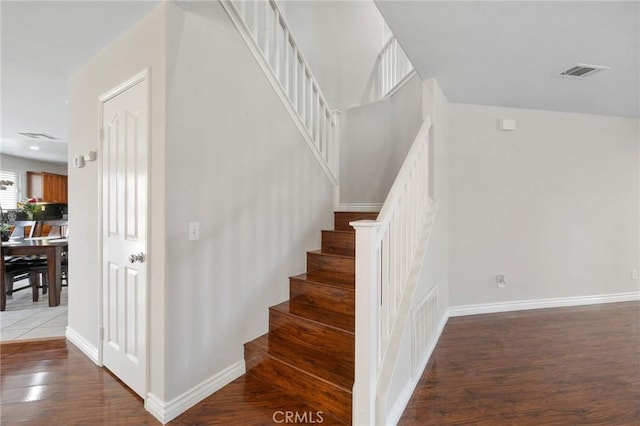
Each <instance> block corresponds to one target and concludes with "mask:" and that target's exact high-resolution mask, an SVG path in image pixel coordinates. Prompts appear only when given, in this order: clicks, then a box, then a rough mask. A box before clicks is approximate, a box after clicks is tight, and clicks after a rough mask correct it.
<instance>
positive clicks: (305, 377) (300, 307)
mask: <svg viewBox="0 0 640 426" xmlns="http://www.w3.org/2000/svg"><path fill="white" fill-rule="evenodd" d="M377 215H378V213H371V212H335V213H334V228H335V229H334V230H332V231H322V249H321V250H318V251H311V252H308V253H307V272H306V273H304V274H301V275H297V276H294V277H291V278H290V283H289V289H290V290H289V296H290V299H289V300H288V301H286V302H283V303H281V304H279V305H275V306H272V307H271V308H270V309H269V332H268V333H267V334H265V335H263V336H260V337H258V338H257V339H255V340H252V341H251V342H249V343H246V344H245V349H244V350H245V363H246V370H247V374H249V375H251V376H253V377H255V378H258V379H259V380H262V381H265V382H267V383H268V384H270V385H272V386H275V387H277V388H279V389H281V390H283V391H284V392H286V393H287V394H289V395H291V396H292V397H294V398H297V399H300V400H302V401H304V402H306V403H307V404H309V405H310V406H312V407H314V408H316V409H317V410H318V411H322V412H323V413H324V414H325V415H331V416H332V417H334V418H336V419H337V420H339V421H341V422H344V423H345V424H351V406H352V401H351V389H352V387H353V380H354V344H355V339H354V324H355V232H354V230H353V228H352V227H351V226H350V225H349V222H351V221H355V220H367V219H369V220H374V219H376V217H377Z"/></svg>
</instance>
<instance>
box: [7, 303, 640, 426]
mask: <svg viewBox="0 0 640 426" xmlns="http://www.w3.org/2000/svg"><path fill="white" fill-rule="evenodd" d="M0 352H1V354H0V361H1V363H0V380H1V388H2V393H1V401H0V420H1V423H2V425H14V424H21V425H42V424H51V425H72V424H76V425H158V424H159V422H158V421H157V420H155V419H154V418H153V417H152V416H151V415H150V414H149V413H147V412H146V411H145V410H144V408H143V404H142V401H141V400H140V399H139V398H138V397H137V396H136V395H135V394H133V393H132V392H131V391H130V390H129V389H128V388H126V387H125V386H123V385H122V384H121V383H120V382H119V381H118V380H117V379H116V378H114V377H113V376H112V375H111V374H109V372H108V371H107V370H104V369H101V368H98V367H96V366H95V365H94V364H93V363H92V362H91V361H90V360H89V359H87V358H86V357H85V356H84V355H83V354H82V353H81V352H80V351H79V350H78V349H77V348H75V347H74V346H73V345H71V344H68V343H67V342H66V341H64V340H53V341H48V342H46V343H43V342H40V343H33V342H32V343H28V344H27V343H9V344H6V343H5V344H2V345H0ZM287 411H288V412H293V413H296V412H297V413H298V416H306V419H307V421H306V422H298V424H301V423H303V424H314V422H315V423H322V424H325V425H334V424H338V422H337V421H336V420H335V419H333V418H332V417H330V416H329V415H327V414H324V413H323V414H321V415H320V416H321V418H322V422H320V421H319V420H320V417H318V413H317V410H315V409H314V408H312V407H310V406H308V405H305V404H304V403H301V402H299V401H297V400H295V399H292V398H291V397H287V396H286V395H285V394H284V393H282V392H281V391H279V390H277V389H275V388H272V387H270V386H268V385H265V384H264V383H262V382H260V381H258V380H255V379H254V378H252V377H250V376H245V377H241V378H240V379H238V380H236V381H234V382H233V383H231V384H229V385H228V386H226V387H224V388H223V389H222V390H220V391H219V392H216V393H215V394H213V395H211V396H210V397H208V398H206V399H205V400H204V401H202V402H201V403H200V404H198V405H196V406H195V407H193V408H191V409H190V410H188V411H187V412H185V413H184V414H182V415H181V416H180V417H178V418H177V419H175V420H174V421H172V422H171V423H170V424H175V425H219V424H224V425H273V424H276V423H275V422H274V416H275V420H276V421H279V422H281V423H283V424H285V423H284V422H283V421H282V420H285V416H286V415H287ZM299 418H300V417H299ZM290 424H291V423H290ZM399 424H400V425H430V424H432V425H446V424H459V425H462V424H467V425H617V426H621V425H640V303H636V302H633V303H614V304H607V305H595V306H586V307H575V308H559V309H544V310H536V311H523V312H517V313H504V314H491V315H477V316H470V317H461V318H452V319H450V320H449V323H448V324H447V327H446V328H445V331H444V333H443V335H442V337H441V339H440V342H439V344H438V346H437V348H436V350H435V352H434V356H433V357H432V360H431V362H430V364H429V366H428V367H427V369H426V370H425V373H424V375H423V377H422V379H421V381H420V383H419V385H418V387H417V389H416V392H415V393H414V395H413V397H412V399H411V401H410V402H409V405H408V406H407V409H406V410H405V413H404V415H403V417H402V419H401V421H400V423H399Z"/></svg>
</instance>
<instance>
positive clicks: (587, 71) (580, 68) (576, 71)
mask: <svg viewBox="0 0 640 426" xmlns="http://www.w3.org/2000/svg"><path fill="white" fill-rule="evenodd" d="M608 69H610V68H609V67H605V66H602V65H587V64H575V65H574V66H573V67H571V68H569V69H566V70H564V71H560V72H559V73H558V75H559V76H560V77H571V78H585V77H588V76H590V75H593V74H595V73H597V72H598V71H602V70H608Z"/></svg>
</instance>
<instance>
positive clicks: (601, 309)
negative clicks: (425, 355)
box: [399, 302, 640, 426]
mask: <svg viewBox="0 0 640 426" xmlns="http://www.w3.org/2000/svg"><path fill="white" fill-rule="evenodd" d="M399 424H400V425H448V424H457V425H462V424H473V425H618V426H621V425H640V303H637V302H629V303H612V304H606V305H594V306H583V307H573V308H558V309H541V310H533V311H522V312H516V313H502V314H490V315H476V316H468V317H460V318H451V319H449V322H448V323H447V326H446V328H445V330H444V333H443V334H442V337H441V338H440V341H439V343H438V346H437V347H436V350H435V352H434V354H433V356H432V358H431V360H430V364H429V365H428V366H427V369H426V370H425V373H424V374H423V376H422V378H421V380H420V383H419V384H418V386H417V388H416V391H415V392H414V394H413V397H412V398H411V400H410V402H409V404H408V406H407V408H406V410H405V412H404V415H403V417H402V419H401V421H400V422H399Z"/></svg>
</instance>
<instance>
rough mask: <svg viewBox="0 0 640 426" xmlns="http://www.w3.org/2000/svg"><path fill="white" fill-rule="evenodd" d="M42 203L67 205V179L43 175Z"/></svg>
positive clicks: (49, 174)
mask: <svg viewBox="0 0 640 426" xmlns="http://www.w3.org/2000/svg"><path fill="white" fill-rule="evenodd" d="M42 201H44V202H48V203H63V204H66V203H67V177H66V176H63V175H56V174H53V173H42Z"/></svg>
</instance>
